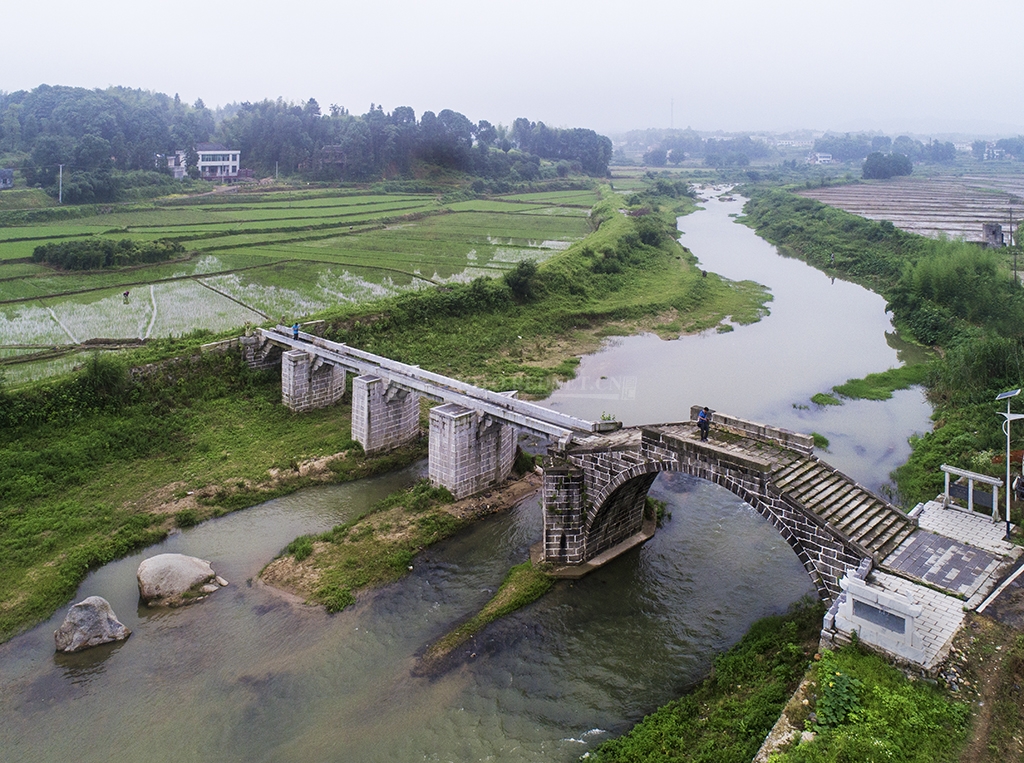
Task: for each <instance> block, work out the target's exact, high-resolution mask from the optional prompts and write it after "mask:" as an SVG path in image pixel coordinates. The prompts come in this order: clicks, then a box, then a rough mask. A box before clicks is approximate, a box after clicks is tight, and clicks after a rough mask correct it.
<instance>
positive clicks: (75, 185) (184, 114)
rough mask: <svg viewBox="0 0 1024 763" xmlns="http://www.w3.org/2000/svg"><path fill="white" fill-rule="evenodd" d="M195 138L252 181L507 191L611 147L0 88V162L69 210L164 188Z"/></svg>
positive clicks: (604, 168)
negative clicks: (434, 176)
mask: <svg viewBox="0 0 1024 763" xmlns="http://www.w3.org/2000/svg"><path fill="white" fill-rule="evenodd" d="M206 141H214V142H219V143H223V144H225V145H227V146H229V147H230V148H232V149H237V150H239V151H240V153H241V155H242V165H243V166H244V167H246V168H249V169H252V170H254V172H255V173H256V174H257V175H259V176H266V175H271V174H280V173H283V174H285V175H290V174H296V173H298V174H302V175H304V176H306V177H309V178H310V179H317V180H327V181H341V182H366V181H373V180H390V179H406V178H411V177H412V176H413V175H414V171H415V168H416V166H417V165H420V164H427V165H435V166H439V167H442V168H445V169H449V170H455V171H459V172H464V173H467V174H472V175H476V176H479V177H483V178H489V179H493V180H500V181H505V182H508V183H517V182H521V181H529V180H534V179H537V178H539V177H541V175H542V174H543V171H542V162H541V160H542V159H547V160H550V161H551V162H554V163H555V164H554V165H553V167H551V168H547V169H546V170H545V171H547V172H549V173H555V174H558V175H567V174H569V173H572V172H582V173H587V174H591V175H606V174H607V172H608V162H609V161H610V160H611V156H612V144H611V141H610V140H609V139H608V138H606V137H604V136H602V135H598V134H597V133H596V132H594V131H593V130H589V129H584V128H570V129H563V128H554V127H548V126H547V125H545V124H544V123H543V122H531V121H530V120H528V119H525V118H520V119H517V120H516V121H515V123H514V124H513V125H512V127H510V128H506V127H504V126H502V125H492V124H491V123H490V122H488V121H487V120H481V121H479V122H473V121H471V120H470V119H468V118H467V117H466V116H464V115H463V114H460V113H459V112H457V111H453V110H451V109H443V110H441V111H440V112H437V113H436V114H435V113H434V112H432V111H426V112H424V113H423V114H422V115H420V116H419V118H417V116H416V114H415V112H414V111H413V109H412V108H410V107H408V106H399V107H397V108H395V109H394V110H392V111H391V112H386V111H385V110H384V109H383V107H382V106H379V105H374V104H371V105H370V109H369V111H367V112H366V113H365V114H362V115H353V114H351V113H349V111H348V110H347V109H344V108H342V107H339V106H337V105H332V106H331V107H330V108H329V109H328V111H327V113H323V112H322V111H321V109H320V106H319V104H318V103H317V102H316V100H315V99H313V98H310V99H309V100H308V101H306V102H305V103H300V104H295V103H290V102H287V101H285V100H283V99H280V98H278V99H276V100H263V101H259V102H255V103H250V102H245V103H241V104H230V105H228V106H226V107H223V108H220V109H217V110H211V109H209V108H207V107H206V106H205V104H204V103H203V102H202V100H201V99H200V100H197V101H196V102H195V103H194V104H192V105H191V106H190V105H188V104H186V103H183V102H182V101H181V99H180V98H179V97H178V96H177V95H175V96H173V97H170V96H167V95H164V94H162V93H153V92H150V91H145V90H133V89H130V88H124V87H111V88H107V89H105V90H99V89H97V90H88V89H85V88H75V87H64V86H49V85H40V86H39V87H37V88H35V89H34V90H31V91H24V90H22V91H17V92H13V93H4V92H0V165H4V166H11V165H14V166H16V167H18V168H19V169H20V170H21V171H22V173H23V175H24V177H25V179H26V181H27V182H28V183H29V185H38V186H40V187H42V188H44V189H46V190H47V191H48V192H49V193H51V194H52V195H54V196H56V195H57V192H58V191H57V188H58V184H59V182H60V181H61V180H62V181H63V191H64V198H65V200H66V201H70V202H101V201H112V200H117V199H119V198H124V197H125V196H131V195H132V189H139V188H140V187H142V186H146V185H154V186H162V185H166V183H167V168H166V166H165V164H166V162H165V161H162V160H161V158H160V157H162V156H166V155H169V154H172V153H173V152H174V151H177V150H186V151H187V150H189V149H191V148H192V147H193V146H194V145H195V144H196V143H197V142H206ZM193 161H194V160H193ZM61 165H63V177H62V178H60V177H59V168H60V166H61ZM135 193H136V194H137V195H140V194H142V193H143V192H142V191H138V190H136V191H135Z"/></svg>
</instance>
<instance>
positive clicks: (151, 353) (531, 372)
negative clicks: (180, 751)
mask: <svg viewBox="0 0 1024 763" xmlns="http://www.w3.org/2000/svg"><path fill="white" fill-rule="evenodd" d="M637 202H638V204H639V205H640V206H641V207H643V208H645V209H647V210H648V212H649V214H646V215H641V216H632V215H627V214H624V213H623V212H622V211H620V209H621V208H622V205H623V200H622V199H621V198H620V197H618V196H615V195H614V194H610V193H608V194H606V198H605V199H604V201H603V202H602V203H601V204H599V205H598V206H597V207H595V208H594V212H593V214H592V224H593V226H594V228H595V231H594V232H593V233H592V234H591V235H590V236H588V237H587V238H586V239H585V240H584V241H582V242H579V243H578V244H576V245H574V246H573V247H570V248H569V249H568V250H566V251H565V252H562V253H561V254H559V255H557V256H556V257H554V258H553V259H552V260H550V261H549V262H548V263H546V264H544V265H543V266H541V267H539V268H536V269H535V270H530V271H527V272H524V271H522V270H521V269H516V271H513V273H517V274H518V275H521V276H524V277H523V278H520V279H518V280H516V279H515V278H502V279H493V280H492V279H479V280H477V281H474V282H473V283H470V284H452V285H450V286H445V287H444V288H439V289H426V290H423V291H421V292H416V293H411V294H407V295H403V296H401V297H398V298H393V299H389V300H383V301H381V302H378V303H373V304H371V305H369V306H362V307H351V308H347V309H345V310H343V311H340V312H335V313H329V314H325V315H323V316H322V318H323V319H324V321H325V324H324V325H325V326H326V331H325V333H327V334H328V335H329V336H330V337H331V338H335V339H341V340H342V341H348V342H350V343H352V344H354V345H355V346H362V347H364V349H368V350H371V351H375V352H381V353H382V354H385V355H388V356H389V357H394V358H396V359H398V360H402V361H404V362H409V363H415V364H420V365H422V366H423V367H424V368H428V369H430V370H434V371H439V372H442V373H448V374H451V375H454V376H459V377H461V378H464V379H467V380H472V381H478V382H482V383H484V384H486V385H487V386H491V387H492V388H495V389H520V390H522V391H523V392H524V393H527V394H534V395H543V394H545V393H547V392H549V391H550V390H551V389H552V388H554V386H555V385H557V384H558V382H559V381H560V380H563V379H567V378H570V377H571V376H572V375H573V373H574V371H575V368H576V365H577V363H578V355H579V353H580V352H581V351H582V349H583V348H586V347H592V346H595V345H596V343H597V342H599V341H600V339H601V337H602V336H607V335H609V334H619V333H628V332H630V331H635V330H639V329H646V328H648V327H653V326H656V325H660V326H662V327H663V328H665V327H666V326H669V327H671V326H675V325H676V324H677V326H678V330H679V331H683V330H696V329H698V328H701V327H707V326H714V325H717V324H718V323H720V322H722V321H724V320H726V319H727V318H728V317H729V316H733V317H734V318H735V319H737V320H745V319H749V320H754V319H756V317H757V316H758V315H760V311H761V309H762V305H763V302H764V299H765V294H764V292H763V290H761V289H759V288H757V287H755V286H754V285H753V284H739V285H736V284H731V283H729V282H727V281H724V280H723V279H720V278H717V277H715V276H713V275H709V276H708V277H706V278H704V277H702V275H701V273H700V271H699V270H697V269H696V267H695V266H694V264H693V258H692V256H690V255H688V253H687V252H686V250H685V249H683V248H682V247H680V245H679V244H678V243H677V242H676V241H675V239H674V237H673V235H671V234H672V231H674V219H675V215H676V214H677V213H681V212H683V211H685V210H686V209H692V205H691V204H690V202H689V198H688V197H682V198H662V197H651V196H644V197H642V198H640V197H638V199H637ZM658 205H660V209H661V211H659V212H655V211H652V210H654V209H656V208H659V207H658ZM666 330H667V329H666ZM585 336H589V337H590V339H589V340H587V341H586V342H581V339H582V338H583V337H585ZM210 338H211V337H209V336H198V335H197V336H195V337H187V338H184V339H178V340H162V341H158V342H153V343H150V344H147V345H146V346H145V347H144V348H141V349H139V350H138V351H136V352H133V353H129V354H126V355H125V356H123V357H121V358H109V357H100V356H94V357H93V359H92V360H91V361H90V362H89V363H87V364H86V366H85V368H84V369H82V371H80V372H79V373H78V374H76V375H74V376H72V377H69V378H65V379H61V380H57V381H53V382H48V383H45V384H42V383H40V384H36V385H34V386H30V387H26V388H19V389H17V390H4V389H3V388H2V387H0V403H2V405H0V495H2V496H3V499H4V508H3V510H2V515H0V519H2V522H0V641H6V640H7V639H9V638H10V637H11V636H12V635H14V634H15V633H18V632H19V631H21V630H23V629H25V628H27V627H29V626H30V625H32V624H33V623H35V622H38V621H39V620H41V619H45V618H46V617H48V616H49V615H50V614H51V613H52V612H53V611H54V610H55V609H56V608H57V607H59V606H61V605H62V604H63V603H64V602H66V601H67V600H68V599H69V598H70V597H71V596H72V595H73V593H74V591H75V590H76V588H77V586H78V584H79V583H80V582H81V581H82V579H83V578H84V576H85V575H86V573H87V572H88V571H89V570H90V569H94V568H96V567H98V566H101V565H103V564H105V563H107V562H109V561H110V560H112V559H116V558H119V557H121V556H124V555H126V554H128V553H130V552H131V551H133V550H136V549H139V548H142V547H145V546H147V545H150V544H153V543H155V542H158V541H159V540H160V539H162V538H164V537H165V536H166V534H167V532H168V531H169V530H170V529H171V528H172V527H174V526H176V525H177V526H192V525H194V524H197V523H198V522H201V521H203V520H204V519H207V518H210V517H215V516H219V515H221V514H223V513H225V512H227V511H232V510H236V509H240V508H244V507H246V506H252V505H254V504H257V503H259V502H261V501H265V500H267V499H269V498H273V497H275V496H277V495H283V494H285V493H288V492H292V491H295V490H298V489H300V488H302V487H304V486H307V485H310V484H314V483H316V482H318V481H320V482H323V481H326V482H333V481H344V480H348V479H356V478H358V477H360V476H366V475H368V474H375V473H380V471H382V470H386V469H391V468H396V467H397V466H399V465H401V464H404V463H409V462H410V461H411V460H413V459H415V458H417V457H419V456H420V454H422V452H423V451H422V450H416V449H415V448H414V449H413V450H403V451H400V452H397V453H394V454H389V455H387V456H384V457H375V458H372V459H365V458H363V457H362V456H361V455H360V453H359V447H358V444H357V443H354V442H353V441H352V440H351V439H350V438H349V437H348V431H349V429H348V427H349V422H350V409H349V405H348V403H342V404H340V405H338V406H335V407H333V408H331V409H324V410H317V411H310V412H307V413H302V414H295V413H292V412H291V411H288V410H287V409H286V408H284V407H283V406H282V405H281V403H280V387H279V380H278V379H277V377H276V376H275V374H274V373H273V372H269V373H257V372H252V371H249V370H248V369H246V368H245V367H244V366H243V365H241V364H240V361H239V359H238V358H236V357H234V356H230V355H217V354H196V352H197V349H198V347H199V345H200V344H201V343H202V342H204V341H209V339H210ZM142 364H148V365H147V366H146V368H145V369H142V370H139V366H141V365H142ZM133 367H134V368H136V370H134V371H131V372H129V370H130V368H133ZM420 448H422V446H420ZM339 454H345V455H344V456H341V455H339Z"/></svg>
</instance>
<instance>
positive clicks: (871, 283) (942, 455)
mask: <svg viewBox="0 0 1024 763" xmlns="http://www.w3.org/2000/svg"><path fill="white" fill-rule="evenodd" d="M747 212H748V218H747V222H748V224H750V225H751V226H753V227H754V228H755V229H756V230H757V232H758V234H759V235H762V236H764V237H765V238H766V239H768V240H769V241H771V242H772V243H774V244H777V245H778V246H780V247H783V248H784V249H785V250H786V251H788V252H790V253H792V254H793V255H795V256H799V257H801V258H802V259H804V260H805V261H807V262H808V263H809V264H811V265H813V266H815V267H817V268H819V269H821V270H824V271H826V272H833V273H835V274H836V275H840V276H843V277H847V278H851V279H853V280H856V281H858V282H860V283H862V284H864V285H866V286H867V287H868V288H871V289H872V290H874V291H876V292H878V293H879V294H881V295H882V296H883V297H885V298H886V299H887V300H888V302H889V306H890V308H891V309H892V310H893V313H894V315H895V319H896V324H897V326H898V328H899V330H900V332H901V334H903V335H904V337H905V338H914V339H916V340H917V341H919V342H921V343H922V344H923V345H926V346H932V347H936V348H939V349H940V352H939V353H938V354H937V357H935V358H934V359H933V360H931V361H930V362H928V363H927V364H926V365H925V366H924V367H918V368H915V367H913V366H911V367H909V368H904V369H898V370H896V371H887V372H885V373H882V374H873V375H870V376H869V377H867V378H866V379H865V380H860V381H850V382H847V384H846V385H840V386H839V387H836V388H835V390H834V392H835V395H832V398H833V400H837V399H838V398H836V395H838V396H843V395H845V396H848V397H868V398H870V399H878V398H879V397H884V395H885V394H886V391H887V390H888V389H899V388H902V387H906V386H909V385H911V384H917V383H922V382H923V383H924V384H925V386H926V387H927V389H928V395H929V398H930V400H931V402H932V403H933V405H934V406H935V416H934V418H935V419H936V426H935V429H934V431H932V432H930V433H928V434H926V435H924V436H922V437H920V438H914V439H913V440H912V442H911V445H912V453H911V456H910V458H909V460H908V462H907V463H906V464H905V465H904V466H902V467H900V468H899V469H897V470H896V472H895V473H894V477H895V479H896V483H897V485H898V488H899V491H900V495H901V496H902V498H903V500H904V501H905V502H906V503H908V504H913V503H915V502H917V501H920V500H927V499H930V498H934V497H935V495H936V494H937V493H938V492H940V491H941V489H942V473H941V471H940V470H939V466H940V464H942V463H948V464H953V465H955V466H960V467H962V468H967V469H972V470H975V471H979V472H987V473H990V474H993V475H995V476H998V475H999V474H1000V472H1002V473H1004V474H1005V466H1003V465H1001V464H1000V463H998V461H997V462H995V463H994V462H993V458H994V457H997V456H998V454H999V453H1000V452H1001V451H1002V450H1003V447H1005V446H1003V443H1005V439H1004V436H1003V434H1002V431H1001V430H1000V428H999V422H1000V419H998V418H997V417H996V415H995V411H996V407H995V404H994V399H995V396H996V394H997V393H998V392H1000V391H1003V390H1006V389H1012V388H1014V387H1020V386H1022V384H1024V290H1022V289H1020V288H1015V286H1014V284H1013V279H1012V276H1011V275H1010V273H1009V271H1008V269H1007V266H1006V264H1007V263H1006V260H1005V259H1004V257H1003V256H1000V255H997V254H994V253H992V252H989V251H985V250H980V249H979V248H978V247H976V246H974V245H971V244H964V243H961V242H956V241H935V240H931V239H926V238H923V237H921V236H916V235H913V234H910V233H904V232H903V231H900V230H898V229H897V228H895V227H894V226H893V225H892V224H891V223H887V222H872V221H869V220H865V219H863V218H860V217H857V216H855V215H851V214H848V213H846V212H843V211H841V210H838V209H833V208H831V207H826V206H825V205H823V204H820V203H818V202H816V201H811V200H809V199H803V198H800V197H797V196H795V195H793V194H790V193H787V192H785V191H780V190H768V191H764V190H761V191H754V192H753V193H752V198H751V202H750V204H749V206H748V209H747ZM833 255H834V256H835V260H834V262H833V261H832V259H831V258H832V256H833ZM822 394H823V395H828V394H829V393H822ZM816 401H817V402H821V403H827V402H830V401H829V400H828V399H827V398H826V397H821V398H818V399H817V400H816Z"/></svg>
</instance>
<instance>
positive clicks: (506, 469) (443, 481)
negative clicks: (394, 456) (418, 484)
mask: <svg viewBox="0 0 1024 763" xmlns="http://www.w3.org/2000/svg"><path fill="white" fill-rule="evenodd" d="M508 394H509V395H510V396H512V395H514V394H515V393H508ZM515 458H516V430H515V428H514V427H511V426H509V425H508V424H506V423H505V422H502V421H500V420H499V419H496V418H493V417H491V416H488V415H486V414H481V413H479V412H478V411H474V410H473V409H472V408H465V407H463V406H461V405H458V404H457V403H445V404H444V405H439V406H437V407H435V408H432V409H431V410H430V481H431V482H433V483H434V484H436V485H443V486H444V487H446V488H448V490H449V491H450V492H451V494H452V495H453V496H455V498H456V499H459V498H465V497H467V496H470V495H473V494H475V493H479V492H480V491H481V490H485V489H486V488H488V487H490V486H492V485H497V484H498V483H500V482H503V481H504V480H505V478H506V477H508V475H509V474H510V473H511V472H512V465H513V464H514V462H515Z"/></svg>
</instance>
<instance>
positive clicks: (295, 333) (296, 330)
mask: <svg viewBox="0 0 1024 763" xmlns="http://www.w3.org/2000/svg"><path fill="white" fill-rule="evenodd" d="M298 338H299V324H298V322H297V321H296V322H295V323H293V324H292V339H296V340H297V339H298Z"/></svg>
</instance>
